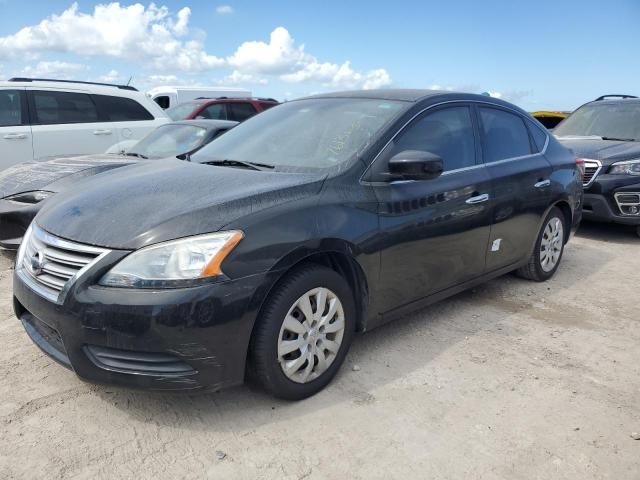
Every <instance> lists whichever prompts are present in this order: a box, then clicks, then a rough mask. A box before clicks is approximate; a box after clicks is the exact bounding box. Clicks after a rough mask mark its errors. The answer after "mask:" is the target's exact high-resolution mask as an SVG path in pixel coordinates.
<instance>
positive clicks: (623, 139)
mask: <svg viewBox="0 0 640 480" xmlns="http://www.w3.org/2000/svg"><path fill="white" fill-rule="evenodd" d="M602 139H603V140H613V141H615V142H635V141H636V139H635V138H616V137H602Z"/></svg>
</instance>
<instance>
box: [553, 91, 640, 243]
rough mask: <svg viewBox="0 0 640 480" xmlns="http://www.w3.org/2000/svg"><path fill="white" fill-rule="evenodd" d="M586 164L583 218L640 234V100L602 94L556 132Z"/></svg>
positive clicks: (567, 120)
mask: <svg viewBox="0 0 640 480" xmlns="http://www.w3.org/2000/svg"><path fill="white" fill-rule="evenodd" d="M554 134H555V135H556V136H557V138H558V140H560V142H561V143H562V144H563V145H565V146H566V147H568V148H569V149H571V150H572V151H573V152H574V153H575V155H576V156H577V157H579V158H581V159H582V161H583V162H584V167H585V177H584V189H585V196H584V206H583V215H584V218H585V220H594V221H600V222H609V223H620V224H623V225H631V226H633V227H635V228H636V231H637V233H638V235H640V98H636V97H632V96H630V95H606V96H603V97H600V98H598V99H596V100H595V101H593V102H589V103H587V104H586V105H583V106H582V107H580V108H579V109H578V110H576V111H575V112H574V113H573V114H572V115H571V116H570V117H569V118H567V119H566V120H565V121H563V122H562V123H561V124H560V125H559V126H558V127H557V128H556V130H555V131H554Z"/></svg>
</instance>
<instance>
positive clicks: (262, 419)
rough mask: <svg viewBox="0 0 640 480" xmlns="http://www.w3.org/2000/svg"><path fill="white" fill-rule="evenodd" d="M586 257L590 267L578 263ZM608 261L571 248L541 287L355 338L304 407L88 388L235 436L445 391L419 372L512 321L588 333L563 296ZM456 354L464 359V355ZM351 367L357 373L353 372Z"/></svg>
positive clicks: (505, 330)
mask: <svg viewBox="0 0 640 480" xmlns="http://www.w3.org/2000/svg"><path fill="white" fill-rule="evenodd" d="M585 255H586V256H587V258H590V259H591V261H590V262H584V261H583V260H582V259H583V258H585V257H584V256H585ZM611 258H613V254H611V255H609V254H608V253H606V252H605V253H603V252H602V251H601V250H598V249H596V248H594V247H592V246H590V245H580V246H574V247H573V250H572V249H569V250H568V251H567V254H566V256H565V259H564V261H563V265H562V268H561V269H560V270H559V271H558V273H557V275H556V276H555V277H554V278H553V279H551V280H550V281H548V282H546V283H534V282H529V281H526V280H522V279H520V278H517V277H515V276H513V275H506V276H504V277H500V278H497V279H495V280H493V281H490V282H488V283H486V284H483V285H481V286H478V287H477V288H474V289H472V290H468V291H465V292H463V293H460V294H458V295H455V296H453V297H451V298H449V299H447V300H443V301H441V302H438V303H436V304H434V305H431V306H429V307H426V308H424V309H421V310H419V311H417V312H415V313H413V314H411V315H408V316H406V317H403V318H401V319H398V320H396V321H394V322H391V323H389V324H386V325H383V326H381V327H379V328H377V329H375V330H373V331H371V332H368V333H366V334H363V335H359V336H358V337H356V339H355V340H354V343H353V345H352V347H351V351H350V353H349V355H348V357H347V359H346V361H345V363H344V365H343V366H342V369H341V370H340V372H339V373H338V375H337V377H336V378H335V379H334V381H333V382H332V384H330V385H329V387H328V388H326V389H325V390H324V391H322V392H320V393H319V394H317V395H316V396H314V397H311V398H309V399H307V400H304V401H302V402H285V401H280V400H277V399H274V398H272V397H271V396H269V395H267V394H265V393H263V392H262V391H260V390H259V389H257V388H256V387H254V386H251V385H244V386H240V387H235V388H232V389H229V390H224V391H222V392H216V393H195V394H184V393H181V394H167V393H154V392H145V391H135V390H126V389H120V388H115V387H108V386H94V387H91V388H92V390H93V392H94V393H95V394H97V395H98V396H99V397H100V398H102V399H103V400H104V401H105V402H106V403H108V404H110V405H112V406H115V407H116V408H118V409H120V410H122V411H123V413H125V414H126V415H128V416H130V417H132V418H133V419H135V420H137V421H141V422H154V423H158V424H161V425H166V426H174V427H175V426H176V425H180V428H187V429H193V430H206V431H212V432H213V431H233V432H234V433H235V434H238V435H242V434H243V433H246V432H250V431H252V430H254V429H255V428H257V427H259V426H262V425H265V424H270V423H274V422H280V421H285V420H287V421H289V420H291V419H292V418H296V417H300V416H303V415H304V416H306V415H314V414H315V413H316V412H318V411H321V410H323V409H326V408H329V407H331V406H333V405H336V404H341V403H355V404H356V405H366V404H369V403H373V402H375V401H376V398H375V394H376V390H377V389H379V388H380V387H382V386H385V385H388V384H390V383H393V382H396V381H399V380H401V381H404V379H406V378H407V376H408V375H409V374H411V373H412V372H416V371H418V370H419V371H420V374H419V375H420V376H422V375H424V379H423V380H424V382H427V383H429V384H430V385H431V387H433V388H439V387H438V386H437V385H436V383H437V382H438V381H442V382H443V383H444V384H445V385H446V383H447V379H446V378H441V379H439V380H438V379H436V378H434V377H433V375H434V373H433V372H432V371H431V370H429V369H428V368H426V369H425V367H427V366H428V365H429V364H430V363H432V362H433V360H434V359H435V358H437V357H438V356H439V355H442V354H443V353H444V352H446V351H447V350H449V349H451V348H454V347H456V346H457V345H458V344H460V342H465V341H467V340H468V339H469V338H472V337H473V336H475V335H484V336H486V335H489V336H496V337H498V336H510V337H511V336H513V337H518V336H520V335H521V333H522V332H520V331H518V330H514V328H515V327H513V326H509V325H505V322H504V320H505V318H508V317H510V316H512V315H519V314H525V315H527V316H528V318H533V319H535V320H536V321H541V322H558V323H559V322H562V324H563V325H562V326H565V327H566V326H567V324H569V325H571V324H580V325H581V327H582V328H588V323H587V322H586V321H585V320H584V318H585V316H586V315H587V314H586V312H583V311H581V310H580V308H579V306H576V305H571V306H569V305H564V304H563V302H564V300H563V298H562V297H563V295H562V292H563V291H565V290H567V289H569V290H571V289H574V288H575V287H574V280H575V279H579V278H584V277H585V276H586V275H590V274H593V273H595V272H597V271H598V270H600V269H602V268H603V267H604V266H605V265H606V264H607V263H608V262H609V261H610V260H611ZM545 297H546V298H549V299H550V300H548V303H547V304H546V305H547V307H544V306H543V307H541V304H540V302H541V301H542V302H544V300H542V299H543V298H545ZM553 299H556V300H553ZM554 302H555V303H554ZM479 305H480V306H482V308H481V309H479V308H478V306H479ZM559 308H561V309H562V313H563V315H561V316H560V317H562V320H558V319H557V318H551V317H555V316H553V315H551V314H550V313H549V312H551V311H554V310H557V309H559ZM515 323H516V324H517V322H515ZM462 348H463V349H465V350H464V351H465V352H467V350H466V348H467V347H464V346H463V347H462ZM468 355H472V352H468ZM467 359H468V358H467ZM356 364H357V365H358V368H357V369H356V371H354V369H353V367H354V365H356ZM413 377H415V376H413ZM414 380H415V378H414ZM420 381H422V379H421V380H420ZM421 385H423V384H421Z"/></svg>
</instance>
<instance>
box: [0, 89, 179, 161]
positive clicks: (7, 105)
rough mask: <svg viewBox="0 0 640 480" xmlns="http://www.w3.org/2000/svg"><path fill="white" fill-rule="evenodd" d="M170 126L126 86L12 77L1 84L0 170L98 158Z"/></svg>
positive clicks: (149, 102) (154, 106)
mask: <svg viewBox="0 0 640 480" xmlns="http://www.w3.org/2000/svg"><path fill="white" fill-rule="evenodd" d="M169 121H170V120H169V118H168V117H167V116H166V114H165V113H164V112H163V110H162V109H161V108H160V107H159V106H158V105H157V104H156V103H155V102H153V101H152V100H150V99H149V98H147V97H146V96H145V95H144V94H143V93H140V92H138V91H137V90H136V89H135V88H133V87H130V86H123V85H108V84H98V83H90V82H72V81H67V80H44V79H30V78H12V79H10V80H9V81H6V82H0V171H1V170H4V169H5V168H7V167H9V166H11V165H14V164H16V163H21V162H25V161H29V160H42V159H45V158H50V157H53V156H60V155H72V154H73V155H76V154H90V153H102V152H105V151H106V150H107V149H109V148H110V147H111V146H112V145H114V144H117V143H119V142H122V141H124V140H137V139H140V138H142V137H144V136H145V135H146V134H147V133H149V132H150V131H151V130H154V129H155V128H157V127H158V126H160V125H162V124H164V123H167V122H169Z"/></svg>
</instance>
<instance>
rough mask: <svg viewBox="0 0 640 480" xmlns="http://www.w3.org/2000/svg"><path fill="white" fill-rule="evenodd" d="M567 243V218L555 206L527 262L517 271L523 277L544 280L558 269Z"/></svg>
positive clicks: (538, 280) (537, 280)
mask: <svg viewBox="0 0 640 480" xmlns="http://www.w3.org/2000/svg"><path fill="white" fill-rule="evenodd" d="M564 244H565V218H564V214H563V213H562V211H561V210H560V209H559V208H556V207H554V208H553V209H552V210H551V211H550V212H549V214H548V215H547V218H546V219H545V221H544V223H543V224H542V229H541V230H540V233H539V234H538V240H537V241H536V246H535V248H534V250H533V253H532V254H531V257H529V261H528V262H527V264H526V265H525V266H523V267H521V268H519V269H518V270H517V271H516V273H517V274H518V275H519V276H520V277H523V278H526V279H529V280H534V281H536V282H543V281H545V280H548V279H550V278H551V277H553V275H554V274H555V273H556V270H558V267H559V266H560V261H561V260H562V254H563V253H564Z"/></svg>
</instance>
